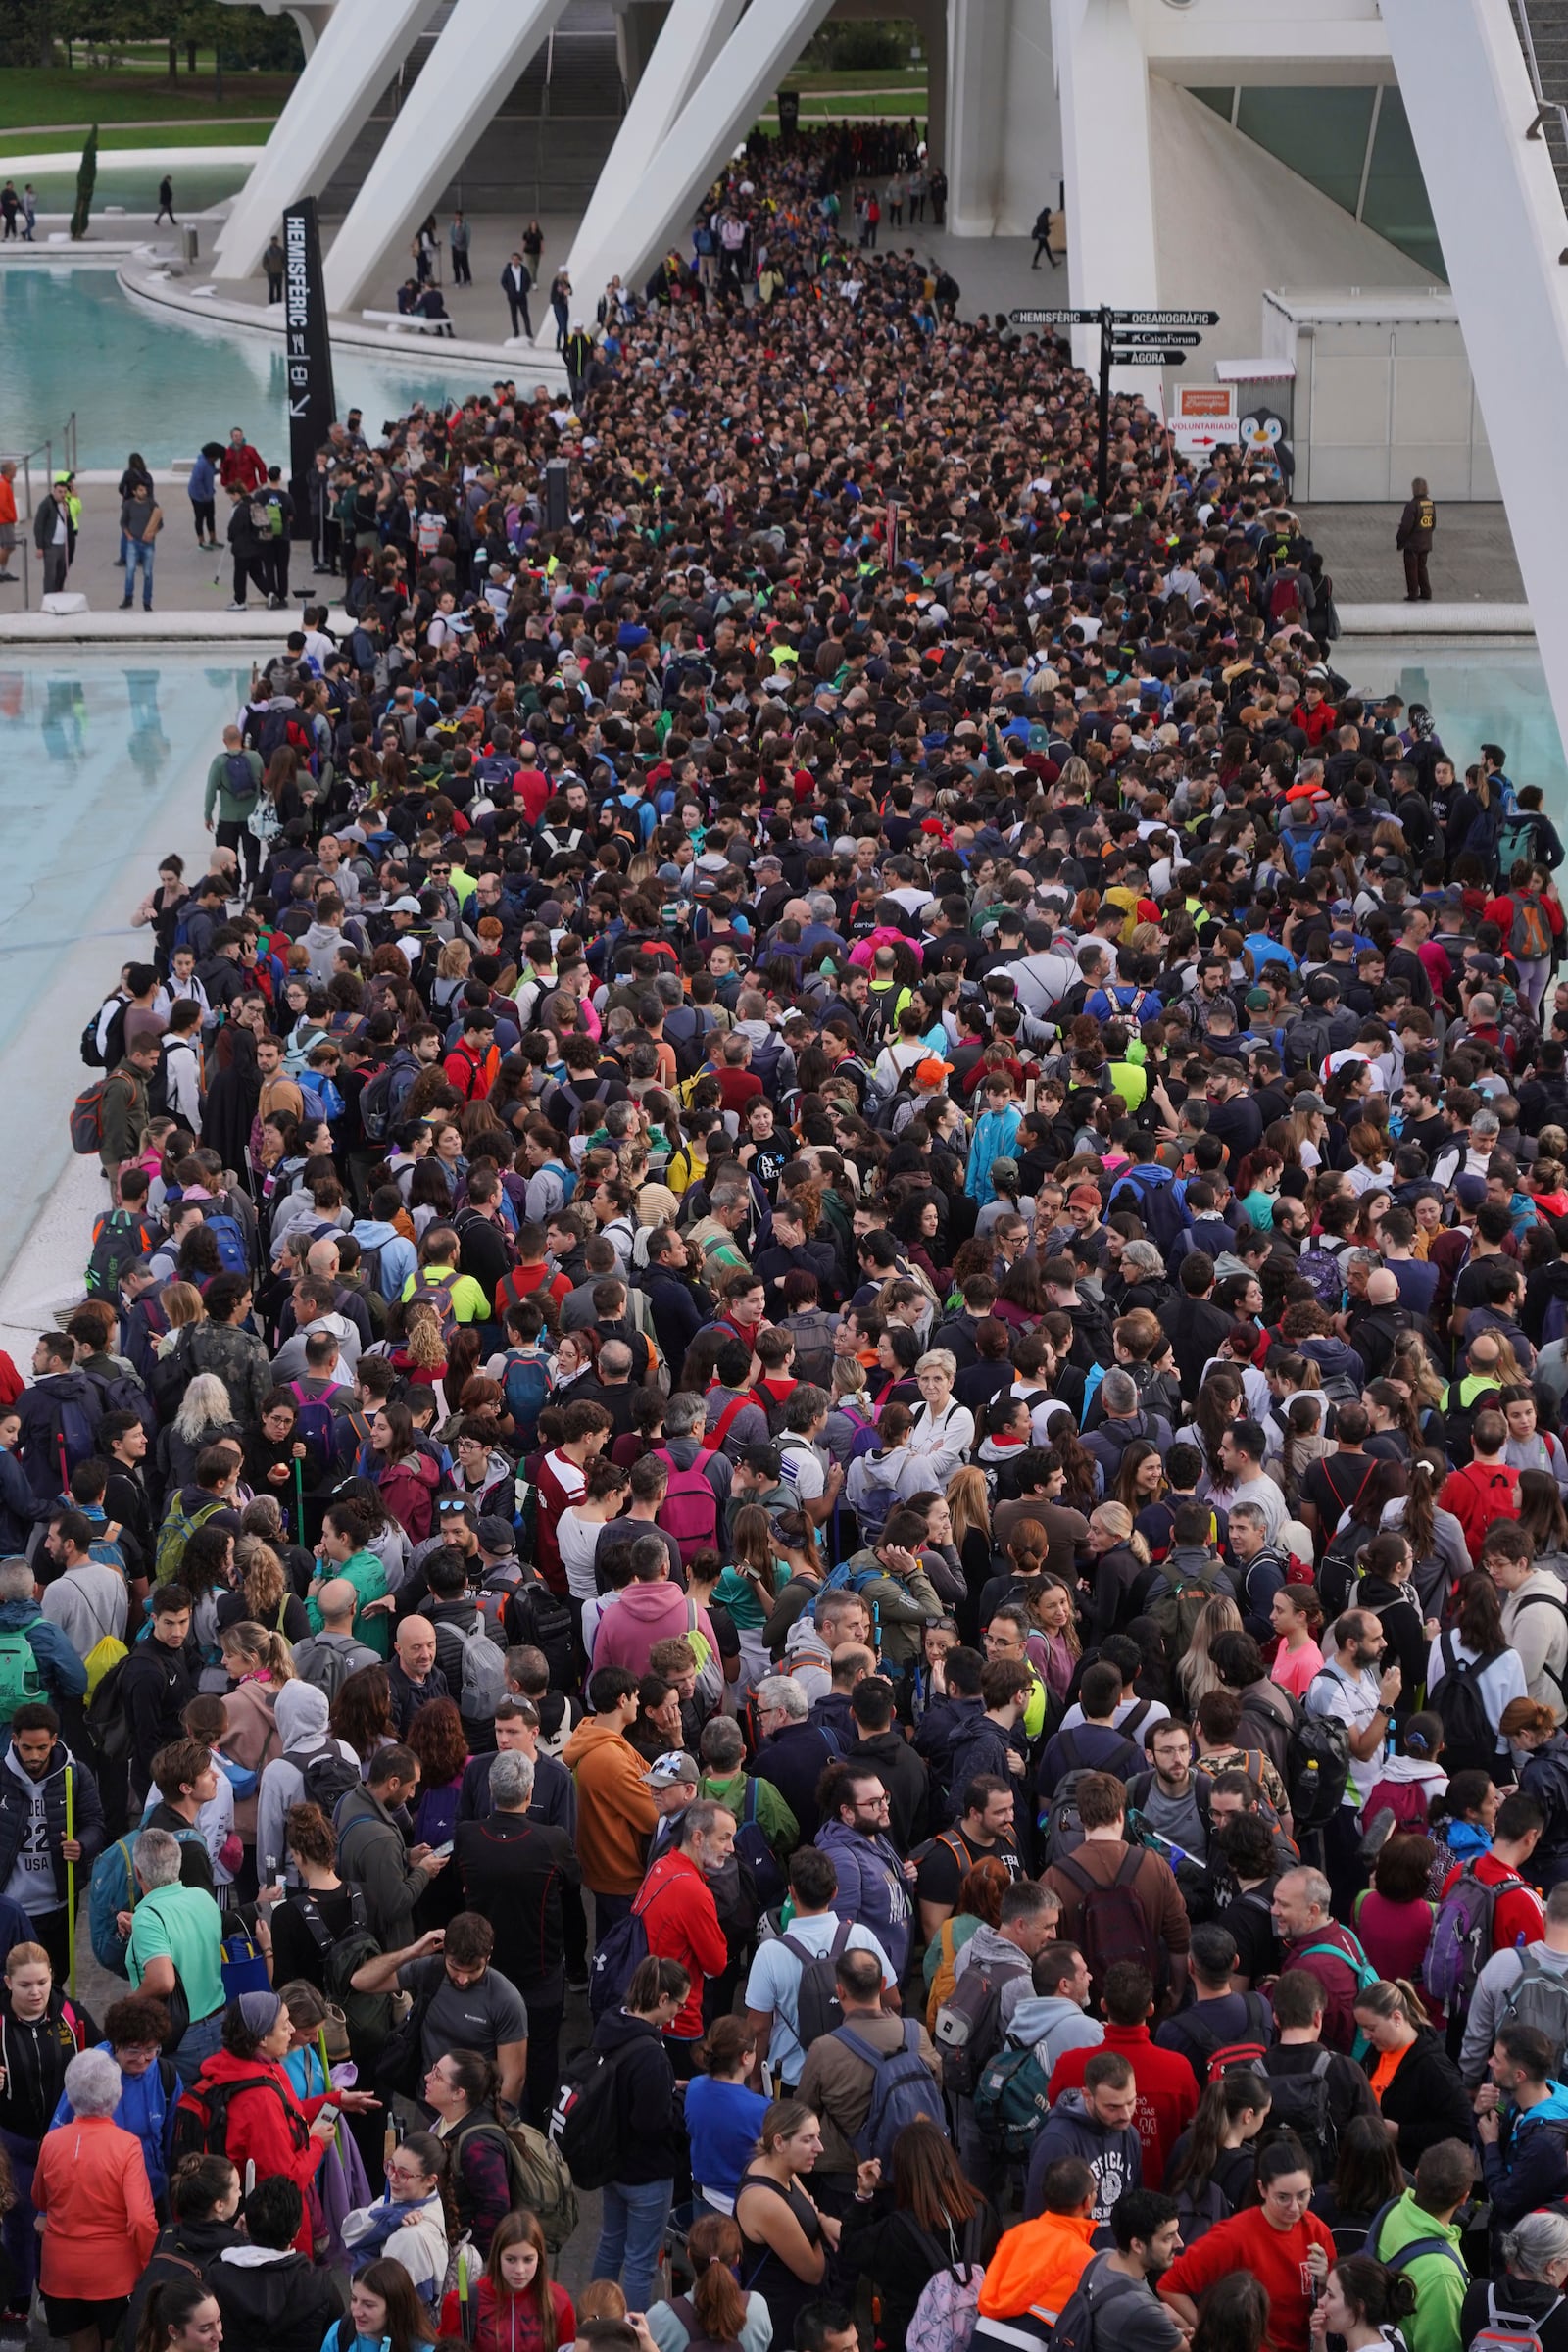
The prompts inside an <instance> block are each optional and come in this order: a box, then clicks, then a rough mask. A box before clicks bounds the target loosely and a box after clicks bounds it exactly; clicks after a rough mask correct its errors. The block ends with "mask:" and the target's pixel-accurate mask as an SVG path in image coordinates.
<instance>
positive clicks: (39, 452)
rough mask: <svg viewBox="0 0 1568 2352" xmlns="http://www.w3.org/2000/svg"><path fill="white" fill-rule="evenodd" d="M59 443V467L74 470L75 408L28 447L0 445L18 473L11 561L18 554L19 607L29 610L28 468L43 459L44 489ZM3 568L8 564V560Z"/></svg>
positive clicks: (30, 494) (31, 511)
mask: <svg viewBox="0 0 1568 2352" xmlns="http://www.w3.org/2000/svg"><path fill="white" fill-rule="evenodd" d="M57 442H58V444H59V447H60V465H61V468H62V469H63V470H69V471H71V472H72V473H74V472H75V470H76V412H75V410H74V409H73V410H72V412H71V415H70V416H69V417H67V418H66V421H65V423H64V424H63V425H62V426H61V427H60V430H59V432H58V433H46V434H45V435H44V437H43V439H42V440H41V441H40V442H38V443H37V445H36V446H35V447H34V448H32V449H17V450H12V449H0V459H3V460H5V461H6V462H7V463H8V464H11V465H14V466H17V467H18V468H19V470H20V474H21V483H22V497H21V499H20V500H19V501H18V503H17V543H16V546H15V547H14V548H13V549H12V551H11V561H12V562H15V560H16V558H17V557H18V556H20V557H21V558H22V606H23V611H24V612H25V613H30V612H31V611H32V561H31V559H32V539H31V533H30V528H29V526H30V524H31V522H32V518H33V515H34V514H35V513H36V511H37V509H36V505H35V502H34V498H33V488H32V468H33V462H34V460H35V459H38V458H42V460H43V486H44V488H45V489H46V490H47V489H48V488H49V486H50V484H51V483H52V482H53V480H54V476H55V445H56V443H57ZM7 568H8V569H9V568H10V565H9V564H8V565H7Z"/></svg>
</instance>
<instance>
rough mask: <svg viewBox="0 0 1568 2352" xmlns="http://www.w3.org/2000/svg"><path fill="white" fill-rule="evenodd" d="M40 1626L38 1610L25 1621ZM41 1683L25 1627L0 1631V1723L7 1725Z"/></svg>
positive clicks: (37, 1694)
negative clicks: (4, 1631)
mask: <svg viewBox="0 0 1568 2352" xmlns="http://www.w3.org/2000/svg"><path fill="white" fill-rule="evenodd" d="M29 1622H30V1623H31V1624H33V1625H42V1624H43V1622H44V1616H43V1611H42V1610H41V1609H40V1610H39V1611H38V1613H37V1615H36V1616H35V1617H33V1618H32V1619H30V1621H29ZM42 1692H43V1685H42V1683H41V1682H40V1681H39V1679H38V1661H37V1659H36V1658H35V1657H34V1655H33V1650H32V1643H31V1642H29V1641H28V1640H27V1636H26V1633H25V1629H23V1628H20V1627H18V1628H15V1629H13V1630H11V1631H8V1632H6V1633H0V1725H3V1724H8V1723H9V1722H10V1721H11V1718H12V1716H13V1715H14V1714H15V1713H16V1711H17V1709H18V1708H19V1707H20V1706H24V1705H25V1703H26V1702H27V1700H29V1699H34V1698H38V1697H40V1696H41V1695H42Z"/></svg>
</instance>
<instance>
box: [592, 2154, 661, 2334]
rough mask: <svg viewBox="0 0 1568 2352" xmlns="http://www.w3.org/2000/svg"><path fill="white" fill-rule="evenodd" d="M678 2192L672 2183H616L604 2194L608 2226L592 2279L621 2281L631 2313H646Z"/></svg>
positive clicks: (601, 2233) (603, 2231)
mask: <svg viewBox="0 0 1568 2352" xmlns="http://www.w3.org/2000/svg"><path fill="white" fill-rule="evenodd" d="M674 2192H675V2183H674V2181H673V2180H638V2181H636V2182H630V2181H621V2180H612V2181H611V2182H610V2184H609V2186H608V2187H607V2188H606V2189H605V2190H604V2192H603V2193H604V2220H603V2222H602V2224H601V2225H600V2230H599V2247H598V2251H597V2252H596V2253H595V2255H594V2268H593V2275H594V2277H595V2278H619V2279H620V2284H621V2291H622V2292H623V2294H624V2295H625V2297H626V2307H627V2309H628V2310H629V2311H646V2310H647V2309H648V2305H649V2301H650V2299H651V2297H652V2295H653V2291H654V2278H655V2274H656V2273H657V2271H658V2268H659V2257H660V2253H661V2251H662V2247H663V2243H664V2223H665V2221H666V2220H667V2219H668V2216H669V2208H670V2201H671V2199H672V2197H673V2195H674ZM622 2263H624V2264H625V2266H626V2275H625V2277H624V2278H621V2265H622Z"/></svg>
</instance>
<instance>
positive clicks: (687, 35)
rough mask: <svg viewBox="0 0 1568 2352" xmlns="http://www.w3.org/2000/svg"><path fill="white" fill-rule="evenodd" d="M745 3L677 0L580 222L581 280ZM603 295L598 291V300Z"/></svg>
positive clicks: (574, 249) (573, 259) (573, 260)
mask: <svg viewBox="0 0 1568 2352" xmlns="http://www.w3.org/2000/svg"><path fill="white" fill-rule="evenodd" d="M741 6H742V0H670V10H669V14H668V16H667V17H666V18H665V19H664V25H663V30H662V32H661V33H660V36H659V38H658V40H657V41H656V42H655V44H654V48H653V52H652V54H651V55H650V57H649V58H648V60H647V62H646V64H645V65H644V67H643V70H642V73H641V74H640V76H639V77H638V81H637V85H636V88H635V89H634V90H633V92H632V98H631V104H630V105H629V106H628V107H627V109H626V114H625V118H624V120H623V121H622V123H621V125H620V128H619V130H618V131H617V132H616V133H615V144H614V145H613V147H612V149H611V150H610V153H609V155H608V156H607V157H606V159H605V168H604V170H603V171H602V172H600V174H599V182H598V185H597V186H596V187H595V189H594V192H593V194H592V196H591V197H590V198H589V200H588V209H587V211H586V212H585V213H584V214H583V217H582V219H581V221H579V222H578V224H577V234H576V236H575V237H574V238H573V239H572V246H571V253H570V257H569V258H568V260H567V263H566V270H567V274H568V275H569V276H570V279H571V282H572V284H573V285H574V286H583V285H586V284H587V282H588V281H587V279H586V278H585V277H584V276H582V274H581V268H582V265H583V264H584V263H586V262H590V261H591V260H592V258H593V255H594V253H595V251H596V249H597V248H598V247H599V246H600V245H601V244H603V242H604V239H605V235H606V232H607V231H608V230H609V229H610V228H611V227H612V226H613V222H614V221H615V218H616V215H617V214H618V213H620V212H621V210H622V209H623V208H624V206H625V205H626V204H627V202H628V201H629V200H630V199H631V198H632V197H633V196H634V195H635V194H636V192H637V189H638V186H639V183H640V182H641V179H642V175H643V173H644V172H645V171H646V170H647V168H648V165H649V164H650V162H651V161H652V159H653V157H654V156H655V155H656V154H657V153H658V151H659V146H660V142H661V141H662V139H664V138H665V137H667V136H668V133H669V129H670V125H671V124H672V123H673V122H674V121H675V118H676V116H677V115H678V114H679V113H680V110H681V108H682V107H683V106H684V105H685V103H686V101H687V99H688V98H689V97H690V96H691V93H692V91H693V90H694V89H695V88H696V86H697V84H698V82H700V81H701V80H702V78H703V75H704V74H705V73H707V72H708V70H709V68H710V66H711V65H712V63H713V61H714V59H715V58H716V57H717V56H718V55H719V53H720V52H721V50H722V49H723V46H724V43H725V42H726V41H727V40H728V39H729V36H730V34H731V33H732V32H733V31H734V29H735V26H736V25H737V24H738V23H739V21H740V13H741ZM598 298H599V297H598V293H597V290H596V292H595V296H594V299H595V301H596V302H597V300H598ZM545 317H546V319H547V320H549V324H550V331H549V333H548V335H542V336H541V340H542V341H545V342H548V343H550V344H552V345H553V344H554V342H555V321H554V319H550V311H549V306H548V304H547V305H546V306H545Z"/></svg>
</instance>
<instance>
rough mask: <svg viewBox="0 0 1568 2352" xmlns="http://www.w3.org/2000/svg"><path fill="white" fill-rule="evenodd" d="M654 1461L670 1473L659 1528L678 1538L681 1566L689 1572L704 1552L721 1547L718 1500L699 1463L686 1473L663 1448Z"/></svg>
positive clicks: (657, 1447)
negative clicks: (719, 1544)
mask: <svg viewBox="0 0 1568 2352" xmlns="http://www.w3.org/2000/svg"><path fill="white" fill-rule="evenodd" d="M654 1459H655V1460H656V1461H660V1462H662V1463H663V1464H664V1465H665V1467H666V1468H667V1469H668V1471H669V1489H668V1492H667V1493H666V1495H665V1496H664V1499H663V1501H662V1503H661V1504H660V1506H659V1511H658V1515H657V1517H656V1519H655V1525H656V1526H658V1527H661V1528H662V1529H663V1532H664V1534H665V1535H666V1536H672V1537H673V1538H674V1540H675V1542H676V1544H678V1545H679V1546H680V1564H681V1566H682V1567H683V1568H689V1567H690V1566H691V1564H692V1562H693V1560H694V1559H695V1558H696V1557H697V1554H698V1553H699V1552H700V1551H708V1550H711V1549H712V1548H713V1547H714V1546H715V1545H716V1544H717V1543H718V1497H717V1495H715V1494H714V1493H713V1490H712V1488H711V1486H710V1485H709V1483H708V1478H707V1475H706V1473H705V1472H703V1471H702V1470H700V1469H699V1468H698V1467H697V1465H696V1463H695V1462H694V1463H693V1465H692V1467H691V1468H690V1469H689V1470H682V1469H681V1468H680V1466H679V1464H678V1463H677V1462H676V1460H675V1457H674V1455H673V1454H672V1453H669V1452H667V1451H666V1450H665V1448H664V1447H663V1446H655V1448H654Z"/></svg>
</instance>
